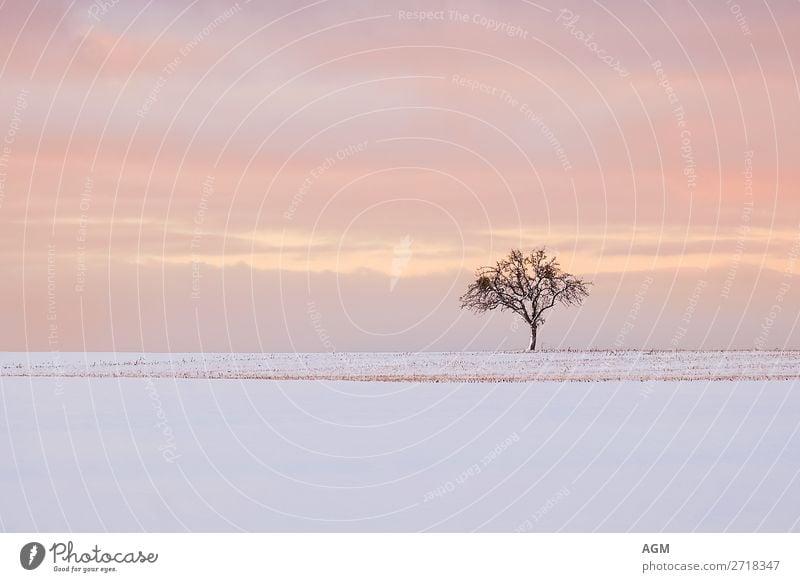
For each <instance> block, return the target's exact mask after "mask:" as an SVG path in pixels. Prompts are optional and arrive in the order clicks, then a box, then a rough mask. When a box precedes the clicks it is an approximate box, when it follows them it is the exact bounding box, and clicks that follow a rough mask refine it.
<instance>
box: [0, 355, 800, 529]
mask: <svg viewBox="0 0 800 582" xmlns="http://www.w3.org/2000/svg"><path fill="white" fill-rule="evenodd" d="M293 357H294V356H290V355H275V356H270V355H258V356H255V355H237V356H235V357H233V358H231V357H229V356H206V357H190V356H183V355H173V356H172V357H171V358H169V357H166V356H158V355H152V354H149V355H146V356H145V357H144V362H139V363H138V364H134V363H127V364H122V365H118V364H113V362H114V361H115V360H116V361H120V362H121V361H133V360H136V358H137V356H132V355H127V354H117V355H114V354H101V355H89V356H84V355H83V354H79V355H62V356H61V359H60V360H59V361H58V362H57V363H56V364H55V365H54V364H52V359H53V355H52V354H5V355H3V357H2V359H1V360H0V364H2V369H3V372H2V375H3V377H0V400H2V408H0V528H1V529H3V530H6V531H34V530H38V531H63V530H73V531H96V530H99V531H103V530H109V531H138V530H148V531H182V530H185V529H187V530H202V531H236V530H240V529H242V530H255V531H417V530H433V531H473V530H484V531H548V532H550V531H629V530H632V531H660V530H668V531H694V530H697V531H727V530H730V531H800V521H799V520H800V435H798V429H799V428H800V380H797V379H796V378H797V375H798V367H797V364H796V363H797V359H798V354H797V353H796V352H792V353H777V352H775V353H758V352H756V353H750V352H729V353H719V352H717V353H691V352H679V353H663V352H661V353H655V354H639V353H636V352H621V353H617V354H614V353H607V352H588V353H580V352H571V353H544V354H536V355H535V356H534V357H533V359H526V358H531V355H529V354H511V353H504V354H497V355H486V354H484V355H475V354H416V355H411V354H405V355H397V356H393V355H387V354H380V355H371V356H370V355H365V354H341V355H335V356H316V355H315V356H302V355H301V356H298V358H299V359H300V361H303V362H305V363H307V364H308V365H307V366H305V367H304V368H302V371H299V370H297V369H295V370H294V373H295V374H297V375H298V376H300V375H302V374H307V375H308V376H309V377H310V378H313V379H303V380H288V379H279V380H274V379H273V380H270V379H244V378H219V377H217V376H218V375H223V374H225V373H233V372H235V373H236V374H238V375H240V376H242V377H249V376H253V375H257V374H264V373H268V374H277V373H278V372H280V373H290V372H292V366H293V365H294V366H296V364H292V362H293V361H295V360H292V358H293ZM491 358H496V359H495V360H492V359H491ZM170 360H173V361H174V362H171V361H170ZM190 360H191V361H190ZM367 361H370V362H372V364H374V366H373V369H372V374H371V375H372V376H376V377H380V378H381V379H392V380H395V381H393V382H382V381H362V382H353V381H344V380H326V379H320V378H326V377H339V376H340V375H344V374H348V373H349V374H351V375H350V376H349V377H356V376H357V375H358V374H361V373H362V372H363V371H365V370H366V362H367ZM87 362H88V364H90V365H87ZM232 362H235V365H234V364H232ZM265 362H271V366H272V367H270V368H267V367H266V364H265ZM337 362H339V364H337ZM341 362H346V363H347V365H342V364H341ZM492 362H494V363H493V364H492ZM533 362H535V364H534V363H533ZM793 362H794V364H793ZM92 363H93V364H94V365H91V364H92ZM226 363H227V364H226ZM704 363H705V365H704ZM18 364H19V365H18ZM198 364H199V365H200V366H201V367H203V368H202V369H199V370H198V369H197V368H198ZM212 364H213V365H212ZM350 364H353V367H352V369H350V370H348V368H347V366H349V365H350ZM478 364H481V365H483V368H482V369H480V370H479V371H478V370H477V367H478ZM360 366H364V368H362V367H360ZM515 366H516V368H518V369H516V370H515V369H510V368H513V367H515ZM559 367H560V368H559ZM53 368H55V369H57V371H60V372H61V374H60V375H52V374H53V373H54V369H53ZM265 370H266V372H265ZM537 370H547V373H546V375H545V376H546V377H547V378H550V379H549V380H536V381H513V380H514V379H515V378H517V377H525V378H534V377H536V376H535V374H536V373H537ZM559 370H561V372H562V374H563V376H564V378H567V379H569V381H557V380H553V379H552V375H556V374H558V372H559ZM173 372H174V374H173ZM211 372H213V373H211ZM22 373H32V374H36V376H27V377H26V376H20V375H16V376H12V374H22ZM48 374H50V376H49V377H48ZM204 374H205V375H208V376H212V378H210V379H204V378H184V377H181V376H187V375H193V376H203V375H204ZM459 374H461V375H459ZM514 374H516V376H515V375H514ZM678 374H680V377H682V378H686V377H688V378H694V379H693V380H692V381H681V380H675V379H665V378H674V377H677V375H678ZM735 374H739V377H736V376H735ZM104 375H105V376H106V377H102V376H104ZM150 375H152V376H154V377H144V376H150ZM171 375H174V376H177V377H169V376H171ZM70 376H71V377H70ZM108 376H130V377H108ZM134 376H140V377H134ZM406 377H412V378H418V379H427V380H431V379H435V380H437V381H439V383H435V384H434V383H430V382H414V381H407V380H406V381H402V379H403V378H406ZM634 377H635V378H637V380H635V381H634V380H631V379H629V378H634ZM485 378H489V379H490V380H493V381H488V382H479V381H476V380H478V379H485ZM597 378H625V379H624V380H618V379H612V380H607V381H602V382H598V381H581V382H577V381H574V380H575V379H580V380H596V379H597ZM640 378H651V380H647V381H639V379H640ZM653 378H655V379H653ZM716 378H727V379H726V380H718V379H716ZM753 378H761V379H753ZM787 378H788V379H787ZM497 380H504V381H503V382H498V381H497Z"/></svg>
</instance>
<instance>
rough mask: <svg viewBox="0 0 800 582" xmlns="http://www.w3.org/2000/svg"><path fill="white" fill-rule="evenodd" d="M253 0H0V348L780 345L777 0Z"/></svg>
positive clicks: (789, 184) (796, 145) (784, 56)
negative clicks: (571, 284) (500, 309)
mask: <svg viewBox="0 0 800 582" xmlns="http://www.w3.org/2000/svg"><path fill="white" fill-rule="evenodd" d="M264 4H267V3H258V2H253V3H247V2H244V1H241V2H239V3H238V4H237V3H226V2H219V1H214V2H212V1H208V0H200V1H195V2H192V1H189V0H181V1H169V2H151V3H147V4H145V3H140V2H135V3H134V2H130V1H126V0H119V1H118V2H117V3H114V2H97V3H93V2H89V1H78V0H76V1H75V2H66V1H63V2H56V1H53V2H41V1H40V2H27V1H25V2H23V1H21V0H7V1H6V2H5V3H2V4H0V45H1V46H2V50H0V77H1V78H2V83H1V84H0V221H2V228H0V238H2V244H1V245H0V260H1V261H2V262H3V265H4V270H3V273H4V276H3V277H2V280H0V297H2V300H3V305H4V309H3V310H2V316H0V329H1V330H2V333H0V349H3V350H15V351H22V350H63V351H68V350H84V349H87V350H126V351H138V350H142V349H144V350H151V351H170V350H172V351H193V350H205V351H226V350H238V351H259V350H266V351H286V350H298V351H320V350H323V351H324V350H331V349H336V350H425V349H428V350H433V349H446V350H451V349H452V350H459V349H481V350H483V349H498V348H499V349H518V348H522V347H524V344H525V336H526V332H525V330H524V329H523V328H522V327H519V328H517V326H516V325H515V322H514V319H513V316H512V315H510V314H506V313H497V314H491V315H487V316H483V317H475V316H474V315H472V314H469V313H462V312H461V311H459V309H458V296H459V295H460V294H461V293H462V292H463V289H464V288H465V286H466V284H467V282H468V281H469V279H470V277H471V273H472V271H473V270H474V268H475V267H478V266H480V265H483V264H486V263H488V262H490V261H492V260H494V259H496V258H499V256H501V255H502V254H503V253H505V252H507V251H508V250H509V249H510V248H511V247H522V248H526V249H527V248H532V247H533V246H539V245H547V246H548V247H550V248H551V249H552V250H553V251H554V252H557V254H558V256H559V258H560V259H561V262H562V264H563V265H564V266H565V267H566V268H568V269H569V270H571V271H573V272H576V273H580V274H581V275H583V276H584V277H586V278H588V279H590V280H593V281H594V282H595V286H594V289H593V293H592V296H591V297H590V298H589V299H588V300H587V302H586V303H585V305H584V307H582V308H581V309H572V310H568V311H562V312H559V313H554V314H553V316H552V317H551V318H550V320H549V321H548V324H547V325H546V326H545V327H544V328H543V330H542V332H541V333H540V341H541V343H542V344H543V345H544V346H546V347H547V346H549V347H553V348H555V347H575V348H583V347H598V348H605V347H620V348H621V347H624V348H639V347H645V348H673V347H675V348H698V347H707V348H726V347H735V348H753V347H760V348H780V347H785V346H790V347H794V348H800V334H798V332H797V331H796V329H797V325H796V324H797V319H798V316H799V315H800V292H799V291H800V280H798V275H800V192H798V187H797V185H798V183H800V180H798V175H797V174H798V172H800V170H799V169H798V164H797V160H798V157H800V115H798V111H800V107H799V106H800V102H799V99H798V98H799V97H800V85H798V79H797V70H796V68H797V67H796V66H795V61H796V60H797V57H798V55H800V40H798V38H797V35H796V30H798V26H799V25H800V11H798V4H797V3H796V2H789V1H783V2H778V1H769V2H764V3H752V4H751V3H741V5H738V4H736V3H734V2H725V1H720V2H715V3H691V2H667V1H661V2H642V3H627V2H621V1H618V2H610V3H595V2H571V3H569V2H568V3H561V4H552V3H547V2H542V3H533V2H528V1H526V0H509V1H508V2H502V3H499V2H488V1H482V2H478V1H471V2H470V1H468V2H445V1H440V2H435V1H427V2H423V1H416V2H407V3H402V2H401V3H398V2H383V1H376V2H355V1H339V0H328V1H317V2H307V3H301V2H288V1H279V2H269V3H268V5H266V6H265V5H264ZM421 16H424V20H420V18H421ZM589 35H591V37H590V36H589Z"/></svg>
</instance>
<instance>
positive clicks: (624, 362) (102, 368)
mask: <svg viewBox="0 0 800 582" xmlns="http://www.w3.org/2000/svg"><path fill="white" fill-rule="evenodd" d="M0 375H2V376H63V377H76V376H77V377H97V378H101V377H124V378H130V377H133V378H136V377H154V378H155V377H161V378H164V377H177V378H247V379H261V380H356V381H379V382H526V381H559V382H560V381H576V382H592V381H607V380H640V381H646V380H792V379H797V378H800V352H798V351H705V352H694V351H650V352H639V351H633V350H627V351H624V350H623V351H554V352H536V353H528V352H421V353H402V352H398V353H312V354H303V353H300V354H295V353H279V354H213V353H212V354H131V353H117V354H114V353H90V354H82V353H50V354H48V353H36V354H26V353H5V354H0Z"/></svg>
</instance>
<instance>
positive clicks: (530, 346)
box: [528, 325, 536, 352]
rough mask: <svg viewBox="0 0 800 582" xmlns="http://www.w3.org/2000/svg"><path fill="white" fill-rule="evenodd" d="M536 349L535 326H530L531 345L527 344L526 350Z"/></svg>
mask: <svg viewBox="0 0 800 582" xmlns="http://www.w3.org/2000/svg"><path fill="white" fill-rule="evenodd" d="M535 349H536V326H535V325H532V326H531V345H529V346H528V351H531V352H532V351H534V350H535Z"/></svg>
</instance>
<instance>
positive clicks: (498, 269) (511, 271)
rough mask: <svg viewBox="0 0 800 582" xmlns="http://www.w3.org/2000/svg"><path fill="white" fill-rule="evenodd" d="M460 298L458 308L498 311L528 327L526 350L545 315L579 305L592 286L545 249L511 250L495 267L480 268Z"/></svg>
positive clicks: (476, 310) (532, 345) (532, 344)
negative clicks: (561, 307) (511, 314)
mask: <svg viewBox="0 0 800 582" xmlns="http://www.w3.org/2000/svg"><path fill="white" fill-rule="evenodd" d="M475 277H476V278H475V280H474V281H473V282H472V283H470V284H469V287H468V288H467V292H466V293H464V295H462V296H461V309H469V310H470V311H474V312H476V313H483V312H485V311H491V310H492V309H496V308H498V307H499V308H500V310H501V311H504V310H507V309H508V310H511V311H513V312H514V313H517V314H518V315H519V316H520V317H522V319H524V320H525V322H526V323H527V324H528V325H529V326H530V328H531V344H530V346H529V347H528V349H529V350H535V349H536V331H537V330H538V328H539V327H540V326H541V325H542V324H543V323H544V317H543V316H544V313H545V312H546V311H547V310H548V309H551V308H553V307H554V306H555V305H557V304H559V303H560V304H562V305H580V304H581V303H582V302H583V299H584V298H585V297H587V296H588V295H589V286H590V285H591V283H589V282H587V281H584V280H583V279H579V278H578V277H575V276H574V275H570V274H569V273H565V272H564V271H562V270H561V266H560V265H559V264H558V261H557V260H556V258H555V257H548V256H547V252H546V251H545V249H544V247H542V248H538V249H534V251H533V252H532V253H531V254H529V255H524V254H523V253H522V251H520V250H518V249H513V250H512V251H511V252H510V253H509V254H508V257H506V258H504V259H502V260H500V261H497V264H496V265H495V266H494V267H481V268H480V269H478V270H477V271H476V272H475Z"/></svg>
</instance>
